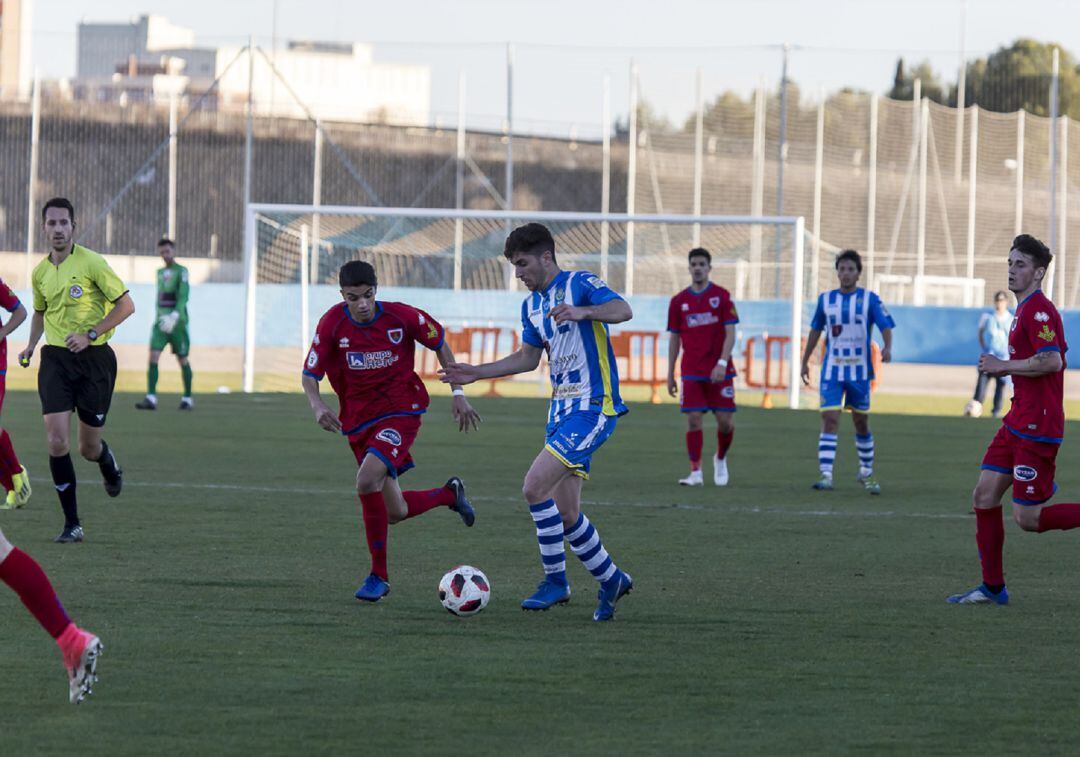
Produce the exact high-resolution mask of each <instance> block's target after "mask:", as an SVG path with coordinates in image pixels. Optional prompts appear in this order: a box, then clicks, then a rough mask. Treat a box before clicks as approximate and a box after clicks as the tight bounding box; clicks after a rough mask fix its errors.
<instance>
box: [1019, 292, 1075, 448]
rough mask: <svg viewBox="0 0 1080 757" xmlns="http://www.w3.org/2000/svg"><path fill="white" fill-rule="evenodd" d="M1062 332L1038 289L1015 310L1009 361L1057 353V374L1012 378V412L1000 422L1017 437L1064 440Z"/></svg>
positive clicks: (1054, 312) (1050, 305)
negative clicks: (1058, 361) (1052, 352)
mask: <svg viewBox="0 0 1080 757" xmlns="http://www.w3.org/2000/svg"><path fill="white" fill-rule="evenodd" d="M1067 349H1069V346H1068V345H1067V344H1066V343H1065V329H1064V327H1063V326H1062V323H1061V316H1060V315H1059V314H1058V311H1057V308H1056V307H1054V303H1052V302H1050V300H1048V299H1046V295H1044V294H1043V293H1042V290H1041V289H1037V290H1035V291H1034V292H1032V293H1031V294H1029V295H1028V296H1027V297H1026V298H1025V299H1024V301H1023V302H1021V303H1020V304H1019V305H1018V306H1017V308H1016V316H1015V317H1014V318H1013V322H1012V328H1011V329H1010V331H1009V359H1010V360H1025V359H1027V358H1029V357H1031V356H1032V355H1035V354H1037V353H1039V352H1049V351H1054V352H1060V353H1061V370H1060V371H1058V372H1056V373H1047V374H1043V375H1042V376H1034V377H1032V376H1013V399H1012V408H1010V410H1009V413H1008V415H1006V416H1005V418H1004V420H1003V422H1004V424H1005V427H1006V428H1008V429H1009V430H1010V431H1012V432H1013V433H1014V434H1016V435H1017V436H1020V437H1023V438H1024V439H1031V440H1033V441H1036V442H1049V443H1051V444H1061V440H1062V439H1063V438H1064V436H1065V408H1064V402H1063V400H1064V395H1065V351H1066V350H1067Z"/></svg>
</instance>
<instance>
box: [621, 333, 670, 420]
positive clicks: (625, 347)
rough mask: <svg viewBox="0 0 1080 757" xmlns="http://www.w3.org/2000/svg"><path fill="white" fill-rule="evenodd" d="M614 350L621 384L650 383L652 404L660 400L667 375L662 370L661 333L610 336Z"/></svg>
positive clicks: (637, 384) (644, 384)
mask: <svg viewBox="0 0 1080 757" xmlns="http://www.w3.org/2000/svg"><path fill="white" fill-rule="evenodd" d="M611 349H612V351H613V352H614V353H615V360H616V361H617V362H618V363H619V385H620V386H635V385H636V386H648V387H651V388H652V396H651V397H650V399H651V401H652V402H653V404H658V403H659V402H660V388H661V387H662V386H664V385H665V384H666V383H667V375H666V374H663V373H661V371H660V333H659V332H657V331H620V332H619V333H618V334H612V335H611Z"/></svg>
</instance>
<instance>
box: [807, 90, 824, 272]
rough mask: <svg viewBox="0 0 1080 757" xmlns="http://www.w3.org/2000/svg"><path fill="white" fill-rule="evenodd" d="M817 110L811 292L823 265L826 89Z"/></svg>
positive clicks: (822, 91) (822, 92) (822, 93)
mask: <svg viewBox="0 0 1080 757" xmlns="http://www.w3.org/2000/svg"><path fill="white" fill-rule="evenodd" d="M820 97H821V99H820V101H819V102H818V109H817V138H816V144H815V149H814V239H813V241H812V242H811V245H810V282H809V283H810V291H811V292H814V291H817V285H818V266H819V265H820V263H821V184H822V179H823V178H824V177H823V173H824V168H825V88H824V87H822V88H821V95H820Z"/></svg>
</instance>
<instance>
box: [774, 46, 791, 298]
mask: <svg viewBox="0 0 1080 757" xmlns="http://www.w3.org/2000/svg"><path fill="white" fill-rule="evenodd" d="M790 51H791V45H790V44H788V43H787V42H785V43H784V54H783V61H784V62H783V66H782V68H781V70H780V144H779V145H778V147H777V155H776V158H777V160H776V215H778V216H782V215H784V164H785V163H786V162H787V151H788V144H787V105H788V102H787V90H788V78H787V69H788V53H789V52H790ZM782 244H783V241H782V239H781V235H780V234H777V235H776V247H775V252H774V262H775V264H776V274H775V275H776V279H775V285H774V287H773V297H774V298H776V299H780V253H781V249H782Z"/></svg>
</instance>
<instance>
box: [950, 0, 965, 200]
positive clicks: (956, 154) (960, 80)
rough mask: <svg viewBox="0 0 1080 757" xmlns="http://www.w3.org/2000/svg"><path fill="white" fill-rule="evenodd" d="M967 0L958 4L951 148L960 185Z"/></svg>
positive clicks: (956, 178) (957, 181) (962, 158)
mask: <svg viewBox="0 0 1080 757" xmlns="http://www.w3.org/2000/svg"><path fill="white" fill-rule="evenodd" d="M967 5H968V4H967V0H964V2H963V3H962V4H961V6H960V70H959V71H958V72H957V80H956V81H957V83H956V145H955V147H954V150H953V182H954V183H955V184H956V185H957V186H960V180H961V178H962V174H963V166H964V107H965V105H966V104H967V103H966V102H965V101H966V100H967V61H966V58H967V55H966V54H965V52H964V51H965V48H966V47H967Z"/></svg>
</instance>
